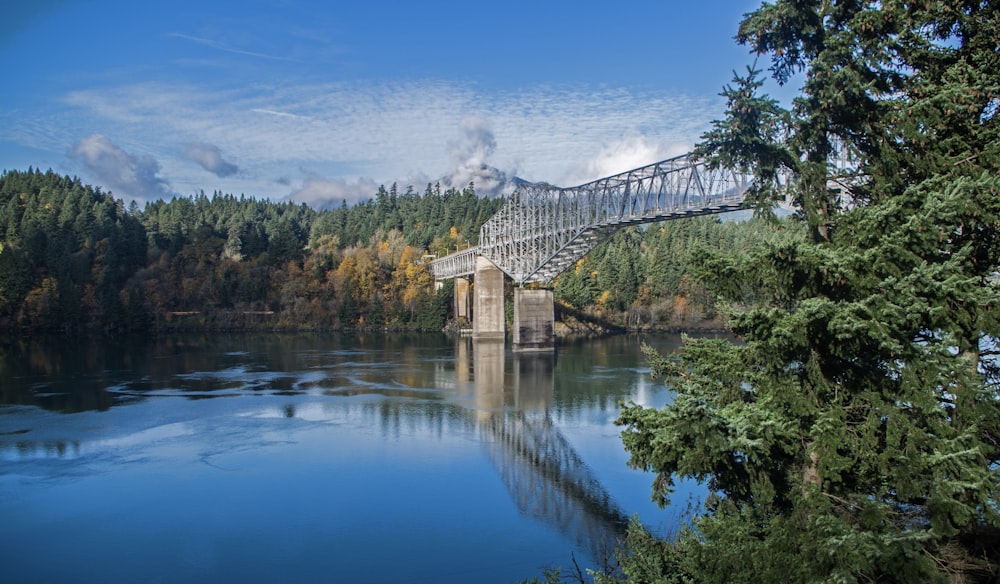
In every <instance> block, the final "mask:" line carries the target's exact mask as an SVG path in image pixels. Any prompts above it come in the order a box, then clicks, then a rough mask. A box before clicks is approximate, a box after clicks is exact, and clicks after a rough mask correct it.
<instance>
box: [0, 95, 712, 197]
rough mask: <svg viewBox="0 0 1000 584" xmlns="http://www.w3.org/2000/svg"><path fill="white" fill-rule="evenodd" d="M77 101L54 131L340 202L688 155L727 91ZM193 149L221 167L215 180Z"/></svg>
mask: <svg viewBox="0 0 1000 584" xmlns="http://www.w3.org/2000/svg"><path fill="white" fill-rule="evenodd" d="M63 103H65V104H69V105H70V106H72V109H71V110H69V113H68V114H67V115H65V116H61V119H60V122H61V123H63V126H61V127H53V128H52V131H53V135H56V136H57V135H65V134H67V133H69V132H70V131H71V132H72V134H75V135H76V136H79V135H84V134H86V133H89V132H93V129H94V128H100V129H101V130H102V131H103V132H104V133H105V134H109V135H110V134H113V135H115V136H117V137H118V138H119V139H121V141H122V143H125V144H130V145H134V146H133V148H136V149H138V148H141V149H142V150H143V151H146V152H151V153H154V155H155V156H156V160H158V161H159V162H160V163H161V164H162V173H161V175H162V176H165V177H168V178H169V180H170V184H171V185H172V186H173V187H174V189H175V190H176V191H177V192H181V193H194V192H198V191H199V190H201V189H205V190H209V189H212V190H214V189H220V190H222V191H223V192H233V193H239V192H242V193H246V194H248V195H251V196H258V197H266V198H275V199H277V198H285V197H289V196H292V197H295V198H296V200H308V201H312V200H317V201H319V200H322V199H324V198H333V199H335V200H336V201H337V203H338V204H339V200H341V199H343V198H347V199H348V200H349V201H353V200H356V199H357V198H367V197H370V196H372V195H373V194H374V192H375V189H376V188H377V185H378V184H385V185H389V184H391V183H393V182H397V183H399V184H400V185H407V184H413V185H414V186H415V187H416V188H417V189H418V190H422V187H423V186H424V185H425V184H426V182H433V181H434V180H436V179H431V181H424V180H423V179H421V180H417V179H415V178H414V177H441V182H442V184H443V185H445V184H448V185H454V186H457V187H463V186H465V185H466V184H468V182H469V181H470V180H472V181H474V182H475V183H476V185H477V189H478V190H480V191H481V192H484V191H486V190H488V189H490V188H492V187H493V186H497V185H500V184H501V183H502V182H503V180H504V179H505V178H510V177H512V176H513V175H514V173H515V171H516V174H517V175H518V176H520V177H523V178H524V179H526V180H531V181H545V182H549V183H552V184H557V185H561V186H573V185H576V184H581V183H582V182H586V181H589V180H593V179H596V178H600V177H601V176H606V175H607V174H609V173H613V172H620V171H622V170H627V169H628V168H631V167H635V166H641V165H644V164H649V163H652V162H656V161H657V160H660V159H662V158H665V157H667V156H670V155H672V154H675V153H682V152H683V151H685V149H687V148H689V147H690V145H692V144H693V143H695V142H696V141H697V139H698V136H699V135H700V134H701V133H702V132H703V131H704V130H705V129H707V127H708V124H709V121H710V120H711V119H712V118H713V117H718V115H720V113H721V109H722V105H721V103H720V102H719V100H717V99H714V98H712V99H704V98H690V97H686V96H683V95H673V94H663V93H640V92H635V91H632V90H628V89H615V88H592V87H584V86H580V87H545V86H538V87H528V88H523V89H521V90H519V91H516V92H514V91H512V92H492V93H485V92H480V91H477V89H476V87H475V86H474V85H465V84H460V83H454V82H445V81H421V82H407V83H372V82H352V83H293V82H284V83H282V84H273V85H272V84H254V83H246V84H241V85H235V84H234V85H232V86H219V87H209V86H193V85H178V84H174V85H167V84H159V83H146V84H133V85H126V86H121V87H111V88H102V89H101V90H96V89H95V90H79V91H75V92H73V93H71V94H69V95H68V96H67V97H66V98H65V99H64V101H63ZM25 113H26V112H19V118H12V117H10V116H5V115H4V114H3V113H0V122H4V121H9V122H11V123H14V124H20V127H22V128H33V130H32V135H34V136H39V135H42V134H44V132H42V129H41V127H43V126H46V125H50V124H51V123H52V122H51V121H50V120H49V119H46V116H45V115H39V116H36V117H32V116H25V115H24V114H25ZM43 114H44V112H43ZM53 119H54V118H53ZM0 126H2V124H0ZM36 126H37V127H39V128H37V129H35V128H36ZM2 132H3V131H2V130H0V133H2ZM56 132H59V133H56ZM21 133H22V134H24V131H23V130H22V131H21ZM24 137H25V138H27V136H24ZM185 144H202V145H206V146H210V148H209V149H208V150H207V151H206V152H203V153H202V154H210V155H214V154H213V151H212V150H211V148H214V149H217V150H218V153H219V154H218V160H216V161H215V162H213V161H212V160H210V159H209V158H208V157H206V156H201V157H195V156H193V153H190V152H189V153H187V155H186V156H185V148H184V146H183V145H185ZM63 148H65V146H63ZM222 152H224V153H225V154H226V156H225V158H223V157H222V155H221V153H222ZM644 156H649V159H648V160H642V158H643V157H644ZM191 159H194V160H196V161H198V162H199V164H201V166H202V168H204V169H207V170H209V171H211V172H214V173H215V175H216V176H215V177H210V178H211V179H212V181H213V183H212V184H206V175H205V174H204V172H202V170H201V169H199V168H198V167H195V166H193V165H191V164H190V162H189V160H191ZM227 160H239V172H237V173H231V174H226V172H225V168H226V167H225V166H224V164H225V163H227ZM229 164H232V163H231V162H230V163H229ZM213 168H214V169H215V170H213ZM304 168H308V169H309V171H308V172H306V171H303V170H302V169H304ZM219 170H222V171H223V172H222V173H220V172H218V171H219ZM154 176H155V173H154ZM274 177H284V178H285V179H287V180H285V181H282V182H283V183H284V184H282V182H279V181H276V180H275V179H274ZM320 177H323V178H320ZM95 178H96V174H95ZM100 180H102V181H103V180H104V179H103V178H101V179H100ZM296 184H297V185H300V187H299V188H295V187H294V186H293V185H296ZM119 188H121V187H119Z"/></svg>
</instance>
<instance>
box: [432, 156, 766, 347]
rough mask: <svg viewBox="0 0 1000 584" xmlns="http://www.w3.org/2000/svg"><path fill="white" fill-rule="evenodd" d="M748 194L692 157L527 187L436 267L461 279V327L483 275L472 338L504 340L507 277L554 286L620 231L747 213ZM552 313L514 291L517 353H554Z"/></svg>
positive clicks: (728, 175)
mask: <svg viewBox="0 0 1000 584" xmlns="http://www.w3.org/2000/svg"><path fill="white" fill-rule="evenodd" d="M750 184H751V176H750V175H749V174H746V173H744V172H740V171H736V170H732V169H727V168H717V169H712V168H709V167H708V166H707V165H706V164H705V162H704V161H701V160H696V159H694V158H692V157H691V156H689V155H684V156H678V157H676V158H671V159H669V160H664V161H662V162H657V163H655V164H650V165H649V166H644V167H642V168H637V169H634V170H630V171H628V172H623V173H621V174H616V175H614V176H609V177H606V178H602V179H599V180H596V181H593V182H589V183H587V184H583V185H580V186H577V187H570V188H560V187H554V186H552V185H549V184H545V183H524V184H521V185H520V186H519V187H518V189H517V190H516V191H515V192H514V193H513V194H512V195H511V196H510V197H509V198H508V199H507V202H506V203H505V204H504V206H503V207H502V208H501V209H500V210H499V211H498V212H497V213H496V214H495V215H494V216H493V217H491V218H490V219H489V220H487V221H486V223H484V224H483V226H482V227H481V228H480V231H479V245H478V246H475V247H470V248H468V249H465V250H462V251H459V252H456V253H453V254H451V255H449V256H446V257H443V258H440V259H437V260H434V261H433V262H431V271H432V272H433V273H434V276H435V278H437V279H438V280H443V279H450V278H456V284H455V299H456V316H459V317H461V316H466V317H467V316H469V310H468V305H467V302H468V300H467V298H468V286H469V282H468V279H467V278H468V276H470V275H475V282H476V288H475V290H474V309H473V311H472V316H473V319H472V321H473V335H474V336H476V337H477V338H503V336H504V310H503V278H504V274H506V275H507V276H509V277H510V278H512V279H513V280H514V281H515V282H516V283H518V284H525V283H537V284H542V285H547V284H551V283H552V281H553V280H555V278H556V276H558V275H559V274H560V273H562V272H563V271H564V270H565V269H566V268H568V267H569V266H571V265H573V263H574V262H576V260H578V259H580V258H581V257H583V256H584V255H586V254H587V252H589V251H590V250H592V249H593V248H594V247H595V246H597V244H599V243H600V242H601V241H603V240H604V239H606V238H607V237H609V236H610V235H611V233H612V232H614V230H616V229H618V228H621V227H625V226H628V225H638V224H641V223H652V222H657V221H664V220H668V219H676V218H681V217H692V216H696V215H709V214H715V213H726V212H729V211H736V210H739V209H741V208H742V206H743V197H744V195H745V193H746V191H747V189H748V188H749V186H750ZM498 287H499V289H498ZM552 312H553V311H552V294H551V291H550V290H523V289H520V288H519V289H518V290H517V291H515V297H514V313H515V314H514V329H513V332H514V349H515V350H532V349H551V348H552V347H553V346H554V327H553V324H554V323H553V314H552Z"/></svg>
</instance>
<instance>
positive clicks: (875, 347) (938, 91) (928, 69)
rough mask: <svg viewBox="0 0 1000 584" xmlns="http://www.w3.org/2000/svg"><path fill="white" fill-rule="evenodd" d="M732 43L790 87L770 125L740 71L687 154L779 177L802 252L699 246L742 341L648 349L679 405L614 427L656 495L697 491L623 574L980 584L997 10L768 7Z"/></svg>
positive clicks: (994, 213)
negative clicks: (696, 152) (694, 513)
mask: <svg viewBox="0 0 1000 584" xmlns="http://www.w3.org/2000/svg"><path fill="white" fill-rule="evenodd" d="M737 38H738V40H740V41H741V42H743V43H746V44H749V45H750V46H751V47H752V49H753V50H754V51H755V52H757V53H758V54H760V55H765V54H766V55H770V56H771V59H772V66H771V73H772V77H774V79H776V80H777V81H778V82H781V83H784V82H787V81H789V80H791V79H792V78H793V76H795V75H801V76H804V85H803V88H802V94H801V95H800V96H799V97H798V98H796V100H795V101H794V103H793V106H792V109H791V110H790V111H785V110H782V109H781V108H780V107H778V105H777V104H776V103H775V102H773V101H772V100H769V99H767V98H766V97H758V95H757V93H758V92H759V90H760V88H761V84H760V83H759V79H758V73H757V72H756V71H755V70H754V69H752V68H751V70H750V71H749V73H748V75H747V76H745V77H737V80H736V82H735V88H727V89H726V92H725V93H724V95H726V96H727V97H728V98H729V103H730V110H729V111H728V113H727V117H726V119H725V120H723V121H721V122H717V123H716V125H715V127H714V129H713V130H712V131H711V132H709V133H708V134H707V135H706V136H705V138H706V141H705V143H704V144H703V145H702V146H701V148H700V151H701V152H702V153H703V154H705V155H707V156H710V157H712V160H713V162H714V163H716V164H724V165H734V166H740V167H743V168H747V169H751V170H753V171H754V172H755V173H756V174H757V179H758V181H757V185H758V189H757V190H756V191H754V193H752V195H753V198H754V201H755V202H757V203H766V202H767V201H769V200H773V199H775V198H776V197H778V196H782V195H783V192H782V188H779V187H782V186H783V184H787V187H784V188H785V189H786V192H788V193H790V194H791V196H792V197H793V199H794V200H795V201H796V203H797V206H798V211H799V217H800V219H801V220H802V221H803V222H805V223H806V224H807V225H808V226H809V227H810V233H811V237H808V238H804V239H802V240H799V241H794V240H784V241H781V240H774V241H772V242H764V243H762V244H760V245H758V246H756V247H755V248H753V249H750V250H747V251H745V252H743V253H738V254H732V255H726V256H723V255H721V254H717V253H711V252H708V253H705V254H703V256H702V258H701V261H700V266H701V268H700V272H699V276H700V278H701V279H702V281H703V282H704V283H705V284H706V285H707V286H708V287H709V288H710V289H711V290H713V291H714V292H715V293H717V294H718V295H719V296H720V297H721V298H723V299H724V300H725V301H726V302H728V306H729V310H730V321H729V322H730V324H731V327H732V330H733V332H734V333H735V334H736V335H737V336H738V337H739V342H738V343H735V342H729V341H727V340H720V339H711V340H706V339H703V340H691V339H688V340H687V341H686V343H685V346H684V348H683V350H682V351H681V353H680V355H679V358H678V359H676V360H669V359H665V358H663V357H661V356H659V355H656V354H655V353H653V352H650V354H649V357H650V361H651V365H652V368H653V370H654V372H655V374H656V375H659V376H662V377H663V379H664V380H665V381H666V382H667V383H668V384H669V385H670V386H671V387H672V388H673V389H674V390H675V391H676V397H675V399H674V401H673V403H672V404H671V405H669V406H667V407H665V408H663V409H661V410H656V409H649V408H643V407H640V406H636V405H630V406H628V407H626V408H625V409H624V410H623V412H622V414H621V417H620V419H619V423H621V424H622V425H624V426H625V431H624V432H623V441H624V443H625V446H626V449H627V450H628V451H629V452H630V455H631V459H630V463H631V464H632V465H633V466H635V467H638V468H643V469H647V470H650V471H653V472H654V473H656V479H655V481H654V484H653V493H654V498H655V499H656V500H658V501H659V502H661V503H664V504H665V503H667V502H668V501H669V493H670V490H671V486H672V485H673V483H674V481H675V480H677V479H678V478H682V477H691V478H696V479H699V480H703V481H706V483H707V486H708V488H709V490H710V492H711V493H712V494H711V496H710V500H709V501H707V503H706V506H705V510H704V513H703V514H701V515H699V516H698V517H696V518H695V519H694V521H693V524H692V527H691V530H690V531H689V532H687V533H686V534H684V535H681V536H680V537H679V539H678V540H676V541H675V543H674V545H673V546H669V547H667V548H663V547H657V548H656V551H657V554H658V555H655V556H650V555H648V554H647V555H643V553H642V550H643V549H646V550H650V549H652V548H651V547H650V544H649V540H648V537H647V536H646V535H644V534H642V533H641V531H639V530H636V529H634V530H633V542H635V544H636V545H637V546H639V551H638V553H634V554H632V555H631V556H625V571H626V573H631V574H639V573H640V571H641V573H642V574H644V576H643V577H642V579H643V581H647V579H649V578H650V577H649V576H648V575H649V574H650V566H649V565H648V564H643V565H640V564H641V561H645V560H648V559H649V558H650V557H658V558H660V559H659V560H657V562H658V565H657V566H656V569H654V570H653V572H657V573H658V575H657V576H656V577H657V578H659V579H661V580H662V581H665V582H666V581H682V580H683V579H684V578H686V577H692V578H696V579H698V580H702V581H759V582H764V581H767V582H770V581H783V582H804V581H819V580H823V581H887V582H915V581H941V582H945V581H952V582H974V581H981V582H986V581H995V580H996V579H997V578H1000V501H998V498H997V496H998V489H1000V401H998V400H1000V375H998V368H997V365H998V360H997V359H998V350H997V339H998V338H1000V316H998V315H1000V290H998V285H997V281H998V277H997V272H998V266H1000V118H998V116H997V113H998V105H1000V53H998V51H997V40H996V39H998V38H1000V6H998V5H997V4H996V3H991V2H986V1H963V2H958V1H950V2H924V3H904V2H897V1H891V2H886V1H882V2H831V1H820V0H810V1H804V2H803V1H798V0H795V1H793V0H778V1H776V2H773V3H768V4H765V5H763V6H762V7H761V8H760V9H758V10H756V11H754V12H752V13H750V14H748V15H746V17H745V19H744V21H743V22H742V24H741V27H740V31H739V34H738V36H737ZM772 122H773V123H774V124H775V127H780V132H773V131H769V130H768V129H766V128H765V129H761V128H760V124H765V125H768V124H771V123H772ZM744 124H751V125H752V124H757V125H758V126H757V127H753V126H751V127H749V129H748V128H747V127H745V126H744ZM841 152H846V153H848V154H849V156H848V157H847V161H848V164H846V165H844V164H837V163H836V162H843V161H844V160H845V158H844V157H839V158H838V156H837V155H838V153H841ZM782 177H787V179H783V178H782ZM786 180H787V182H784V183H783V181H786ZM845 190H846V191H847V192H848V194H849V196H848V197H846V198H845V197H843V194H844V192H845ZM644 537H645V538H646V539H643V538H644ZM664 549H666V551H664ZM640 568H641V570H640Z"/></svg>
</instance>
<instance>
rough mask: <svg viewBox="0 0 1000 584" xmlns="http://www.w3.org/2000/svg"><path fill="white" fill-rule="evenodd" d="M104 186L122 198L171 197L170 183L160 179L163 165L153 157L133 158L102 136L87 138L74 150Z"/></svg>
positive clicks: (76, 155)
mask: <svg viewBox="0 0 1000 584" xmlns="http://www.w3.org/2000/svg"><path fill="white" fill-rule="evenodd" d="M70 156H71V157H72V158H75V159H77V160H79V161H80V162H82V163H83V165H84V166H85V167H86V168H87V170H88V172H89V173H90V174H91V175H92V176H93V178H94V179H95V180H96V181H97V182H98V183H99V185H100V186H103V187H104V188H106V189H108V190H111V191H112V192H113V193H114V194H115V195H116V196H117V197H118V198H122V199H125V198H130V199H139V200H151V199H156V198H159V197H164V196H166V195H167V194H168V191H169V188H168V183H167V181H166V180H164V179H163V178H161V177H159V176H157V175H158V174H159V172H160V164H159V163H158V162H157V161H156V159H155V158H153V157H152V156H149V155H143V156H133V155H131V154H129V153H128V152H126V151H124V150H122V149H121V148H120V147H119V146H118V145H116V144H115V143H114V142H112V141H111V140H109V139H108V138H107V136H104V135H102V134H91V135H90V136H87V137H86V138H83V139H82V140H80V141H79V142H77V143H76V145H75V146H74V147H73V149H72V150H71V151H70Z"/></svg>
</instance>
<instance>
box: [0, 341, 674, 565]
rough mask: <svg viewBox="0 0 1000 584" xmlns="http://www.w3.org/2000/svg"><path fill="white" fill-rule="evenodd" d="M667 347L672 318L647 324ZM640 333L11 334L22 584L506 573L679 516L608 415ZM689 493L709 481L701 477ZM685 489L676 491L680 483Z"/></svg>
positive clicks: (6, 380) (5, 404)
mask: <svg viewBox="0 0 1000 584" xmlns="http://www.w3.org/2000/svg"><path fill="white" fill-rule="evenodd" d="M641 340H644V341H645V342H648V343H650V344H652V345H654V346H656V347H658V348H660V349H661V351H669V350H671V349H672V348H673V347H674V346H676V343H677V341H678V339H677V338H676V337H644V338H643V339H641ZM629 399H631V400H634V401H636V402H638V403H642V404H645V405H656V406H658V405H662V404H664V403H666V401H667V400H669V394H668V393H667V392H666V390H665V389H664V388H663V387H662V386H661V385H660V384H658V383H655V382H652V381H650V379H649V374H648V370H647V369H646V366H645V363H644V362H643V359H642V356H641V354H640V339H639V338H638V337H635V336H619V337H612V338H607V339H600V340H587V341H581V342H577V343H564V344H562V345H561V346H560V347H559V349H558V351H557V354H556V355H554V356H553V355H517V354H513V353H512V352H511V351H510V349H509V347H506V348H505V347H504V346H503V345H498V344H491V343H476V342H473V341H472V340H470V339H449V338H447V337H445V336H443V335H368V336H339V335H278V334H275V335H247V336H243V335H236V336H230V335H194V336H177V337H168V338H159V339H155V340H148V341H147V340H141V341H136V340H131V339H127V340H118V341H68V340H66V339H61V338H60V339H35V340H23V341H22V340H9V339H8V340H7V341H6V342H0V566H2V568H0V570H2V571H0V574H2V578H0V579H2V580H3V581H4V582H10V583H18V582H59V583H63V582H241V583H246V582H275V581H310V582H434V583H447V582H511V581H516V580H518V579H521V578H528V577H531V576H537V575H539V574H540V570H541V569H542V568H544V567H546V566H564V567H569V566H571V565H572V557H575V558H576V559H577V560H578V561H579V563H580V564H581V565H582V566H584V567H587V566H593V565H595V562H596V561H597V560H596V559H595V556H599V555H600V554H601V553H602V550H603V549H605V548H606V547H607V546H608V545H609V543H608V542H613V541H614V539H615V537H616V536H617V535H619V534H620V530H621V527H622V523H623V522H624V521H627V518H628V517H629V516H631V515H632V514H634V513H638V514H639V515H640V517H641V518H642V519H643V521H644V522H645V523H646V524H647V525H648V526H650V527H651V528H652V529H654V530H657V531H659V532H661V533H663V532H666V531H669V530H670V529H671V527H672V525H673V524H674V522H676V521H677V518H678V516H679V515H680V513H679V511H672V510H670V509H667V510H660V509H657V508H656V506H655V505H653V504H652V503H650V502H649V486H650V483H651V476H649V475H645V474H643V473H640V472H636V471H633V470H630V469H629V468H628V467H627V466H626V465H625V460H626V454H625V452H624V451H623V449H622V447H621V443H620V441H619V432H620V429H619V428H617V427H616V426H614V425H613V423H612V422H613V420H614V419H615V417H616V416H617V411H618V410H617V404H618V402H619V400H629ZM691 490H692V491H694V489H693V488H692V489H691ZM688 495H689V494H688V491H687V490H685V491H682V492H681V493H679V494H678V495H677V497H676V499H675V500H677V501H678V503H679V504H678V507H680V506H681V505H680V503H681V502H682V501H685V500H686V498H687V497H688Z"/></svg>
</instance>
